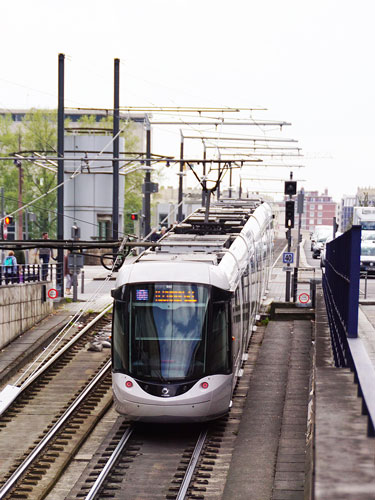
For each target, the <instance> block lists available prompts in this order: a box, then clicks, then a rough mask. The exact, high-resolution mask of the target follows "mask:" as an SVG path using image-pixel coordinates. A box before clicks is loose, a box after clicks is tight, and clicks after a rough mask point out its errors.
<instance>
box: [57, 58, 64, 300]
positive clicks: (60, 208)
mask: <svg viewBox="0 0 375 500" xmlns="http://www.w3.org/2000/svg"><path fill="white" fill-rule="evenodd" d="M64 63H65V55H64V54H59V67H58V72H59V76H58V80H59V82H58V109H57V156H58V160H57V184H58V185H59V187H58V189H57V239H58V240H63V239H64V185H63V182H64V159H63V158H64ZM56 289H57V292H58V296H59V297H63V296H64V249H63V248H59V249H58V251H57V272H56Z"/></svg>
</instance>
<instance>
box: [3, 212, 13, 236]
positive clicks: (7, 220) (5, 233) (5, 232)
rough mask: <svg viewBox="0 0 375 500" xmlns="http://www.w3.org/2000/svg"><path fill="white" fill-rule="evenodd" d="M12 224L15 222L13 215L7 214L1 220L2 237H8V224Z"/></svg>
mask: <svg viewBox="0 0 375 500" xmlns="http://www.w3.org/2000/svg"><path fill="white" fill-rule="evenodd" d="M10 224H13V217H12V216H11V215H6V216H5V217H4V219H3V220H2V221H1V222H0V239H2V240H7V239H8V226H9V225H10Z"/></svg>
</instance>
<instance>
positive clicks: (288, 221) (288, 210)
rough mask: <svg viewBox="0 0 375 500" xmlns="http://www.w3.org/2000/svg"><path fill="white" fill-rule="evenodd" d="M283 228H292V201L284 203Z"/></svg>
mask: <svg viewBox="0 0 375 500" xmlns="http://www.w3.org/2000/svg"><path fill="white" fill-rule="evenodd" d="M285 227H287V228H288V229H290V228H292V227H294V200H288V201H286V202H285Z"/></svg>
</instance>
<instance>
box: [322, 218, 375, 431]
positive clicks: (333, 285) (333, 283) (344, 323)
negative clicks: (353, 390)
mask: <svg viewBox="0 0 375 500" xmlns="http://www.w3.org/2000/svg"><path fill="white" fill-rule="evenodd" d="M360 255H361V228H360V226H353V227H352V228H351V229H350V230H349V231H347V232H346V233H344V234H343V235H341V236H339V237H338V238H336V239H334V240H332V241H331V242H329V243H327V247H326V271H325V273H323V291H324V298H325V303H326V308H327V315H328V323H329V327H330V332H331V341H332V350H333V356H334V360H335V365H336V366H337V367H349V368H350V369H351V370H352V371H353V372H354V374H355V381H356V382H357V383H358V393H359V395H360V396H361V397H362V412H363V414H366V415H367V416H368V428H367V431H368V432H367V433H368V435H369V436H371V437H375V393H374V390H373V388H374V387H375V370H374V366H373V364H372V362H371V360H370V358H369V356H368V354H367V352H366V349H365V347H364V345H363V343H362V340H361V339H360V338H358V306H359V282H360Z"/></svg>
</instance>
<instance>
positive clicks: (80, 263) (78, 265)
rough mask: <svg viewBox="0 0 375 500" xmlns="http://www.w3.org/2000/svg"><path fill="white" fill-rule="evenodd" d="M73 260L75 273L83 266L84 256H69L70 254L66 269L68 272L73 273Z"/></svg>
mask: <svg viewBox="0 0 375 500" xmlns="http://www.w3.org/2000/svg"><path fill="white" fill-rule="evenodd" d="M74 259H75V266H76V269H77V271H78V270H79V269H82V268H83V266H84V259H85V256H84V255H79V254H71V253H70V254H69V255H68V268H69V271H73V269H74Z"/></svg>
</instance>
